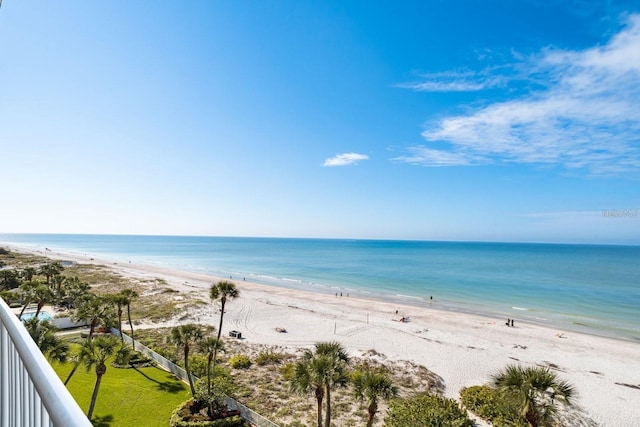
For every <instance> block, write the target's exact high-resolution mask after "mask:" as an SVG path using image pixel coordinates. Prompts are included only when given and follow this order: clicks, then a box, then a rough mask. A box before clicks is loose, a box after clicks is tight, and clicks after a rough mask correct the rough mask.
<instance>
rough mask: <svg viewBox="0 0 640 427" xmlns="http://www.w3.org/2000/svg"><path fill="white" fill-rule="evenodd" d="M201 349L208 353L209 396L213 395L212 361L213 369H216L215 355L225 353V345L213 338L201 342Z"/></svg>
mask: <svg viewBox="0 0 640 427" xmlns="http://www.w3.org/2000/svg"><path fill="white" fill-rule="evenodd" d="M199 345H200V349H201V350H202V351H204V352H205V353H207V394H209V395H210V394H211V371H212V366H211V365H212V361H213V369H215V367H216V361H215V359H214V355H215V354H218V351H219V350H220V351H224V343H223V342H222V341H221V340H219V339H217V338H213V337H207V338H205V339H203V340H202V341H200V342H199Z"/></svg>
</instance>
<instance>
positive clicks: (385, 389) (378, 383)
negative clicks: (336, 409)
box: [351, 370, 398, 427]
mask: <svg viewBox="0 0 640 427" xmlns="http://www.w3.org/2000/svg"><path fill="white" fill-rule="evenodd" d="M351 381H352V382H353V385H354V394H355V396H356V397H357V398H358V399H360V400H364V399H365V398H366V399H367V401H368V402H369V406H368V412H369V418H368V420H367V427H371V426H372V425H373V418H374V417H375V415H376V412H378V400H379V399H384V400H388V399H391V398H392V397H395V396H396V395H397V394H398V388H397V387H396V386H394V385H393V383H392V381H391V378H390V377H389V375H387V374H386V373H385V372H372V371H369V370H367V371H366V372H364V373H363V372H361V371H356V372H354V373H353V375H352V376H351Z"/></svg>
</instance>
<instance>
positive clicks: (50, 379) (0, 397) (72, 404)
mask: <svg viewBox="0 0 640 427" xmlns="http://www.w3.org/2000/svg"><path fill="white" fill-rule="evenodd" d="M14 426H29V427H74V426H78V427H90V426H91V423H90V422H89V420H88V419H87V416H86V415H85V414H84V413H83V412H82V410H81V409H80V407H79V406H78V404H77V403H76V401H75V400H74V399H73V397H71V394H69V391H68V390H67V389H66V387H65V386H64V384H62V381H60V379H59V378H58V376H57V375H56V373H55V371H54V370H53V368H52V367H51V365H49V362H48V361H47V360H46V359H45V357H44V356H43V355H42V353H41V352H40V349H39V348H38V346H37V345H36V343H35V342H33V340H32V339H31V337H30V336H29V333H28V332H27V330H26V329H25V327H24V325H23V324H22V322H21V321H20V320H18V318H17V317H16V315H15V314H14V313H13V312H12V311H11V310H10V309H9V307H8V306H7V304H6V303H5V302H4V300H3V299H2V298H0V427H14Z"/></svg>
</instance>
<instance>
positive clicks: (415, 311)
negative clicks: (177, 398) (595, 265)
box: [5, 245, 640, 427]
mask: <svg viewBox="0 0 640 427" xmlns="http://www.w3.org/2000/svg"><path fill="white" fill-rule="evenodd" d="M5 246H6V247H7V248H8V249H10V250H13V251H16V252H27V253H32V254H36V255H40V256H45V257H48V258H51V259H56V260H70V261H75V262H79V263H83V264H101V265H104V266H106V267H109V268H111V269H113V270H114V271H116V272H118V273H119V274H121V275H122V276H124V277H128V278H138V279H145V278H161V279H164V280H165V281H166V283H167V286H169V287H171V288H173V289H176V290H177V291H179V292H184V293H190V292H196V293H201V294H203V295H206V293H207V289H208V287H209V286H210V285H211V284H212V283H215V282H216V281H218V280H223V278H220V277H215V276H211V275H207V274H199V273H192V272H185V271H179V270H173V269H163V268H160V267H154V266H150V265H146V264H129V263H126V264H123V263H113V262H109V261H105V260H100V259H98V258H93V257H90V256H86V257H85V256H81V255H78V254H70V253H65V252H58V251H48V252H44V251H38V250H33V249H30V248H25V247H20V246H17V245H5ZM224 280H229V279H227V278H224ZM232 281H233V282H234V283H236V285H237V286H238V288H239V290H240V297H239V298H238V299H236V300H232V301H230V302H229V303H228V304H227V314H226V315H225V324H224V326H223V333H224V334H225V335H226V334H227V332H228V331H229V330H232V329H236V330H240V331H241V332H242V335H243V338H244V339H246V340H247V342H250V343H255V344H261V345H269V346H281V347H285V348H289V349H297V348H308V347H311V346H312V345H313V344H314V343H315V342H318V341H332V340H337V341H339V342H341V343H342V344H343V345H344V346H345V347H346V349H347V350H348V351H349V352H350V353H352V354H354V355H359V354H364V353H366V352H368V351H369V350H375V352H376V353H377V354H379V355H380V356H379V357H380V359H381V360H387V361H402V360H407V361H411V362H414V363H417V364H419V365H422V366H425V367H426V368H427V369H429V370H430V371H432V372H434V373H436V374H437V375H439V376H441V377H442V378H443V380H444V383H445V386H446V389H445V395H446V396H448V397H454V398H457V397H458V394H459V391H460V389H461V388H462V387H467V386H472V385H481V384H485V383H487V382H488V381H489V380H490V376H491V374H493V373H494V372H496V371H497V370H499V369H502V368H504V367H505V366H506V365H508V364H510V363H520V364H524V365H539V366H547V367H550V368H551V369H553V370H554V372H556V373H557V374H558V375H559V376H560V378H561V379H564V380H568V381H569V382H571V383H572V384H574V386H575V387H576V389H577V391H578V397H577V400H576V403H577V404H578V405H579V407H580V408H581V409H582V411H583V413H584V414H585V415H586V416H588V417H589V418H590V419H592V420H593V421H594V422H595V423H597V425H602V426H612V427H614V426H615V427H620V426H634V425H637V420H639V419H640V343H637V342H634V341H627V340H622V339H615V338H608V337H601V336H598V335H590V334H584V333H578V332H574V331H568V330H561V329H558V328H549V327H545V326H543V325H538V324H532V323H529V322H524V321H522V322H521V321H519V320H518V319H516V323H515V327H506V325H505V320H506V319H502V318H498V317H491V316H485V315H477V314H469V313H464V312H462V313H461V312H453V311H445V310H441V309H438V308H434V307H417V306H413V305H409V304H399V303H397V302H395V301H394V302H388V301H387V302H385V301H380V300H375V299H367V298H362V297H361V296H354V295H350V296H349V297H347V296H346V295H343V296H342V297H340V296H335V295H329V294H323V293H315V292H312V291H302V290H295V289H289V288H280V287H275V286H272V285H264V284H259V283H253V282H249V281H244V280H242V279H241V280H237V279H236V280H232ZM206 300H208V298H206ZM396 310H397V311H398V314H396ZM214 311H215V309H214V306H213V304H207V305H206V306H205V307H204V308H203V309H198V310H194V311H193V312H192V313H190V315H191V320H189V321H195V322H197V323H203V324H210V325H214V326H216V327H217V322H218V317H217V313H214ZM401 316H408V317H409V318H410V321H409V322H406V323H403V322H399V321H393V320H394V319H396V320H397V319H398V318H400V317H401ZM172 325H173V323H172V322H167V324H166V325H157V324H155V325H148V326H172ZM140 327H143V326H142V325H139V326H138V328H140ZM276 328H284V329H286V330H287V333H279V332H277V331H276ZM636 387H638V388H636ZM584 425H588V424H584ZM591 425H593V424H591Z"/></svg>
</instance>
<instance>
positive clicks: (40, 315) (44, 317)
mask: <svg viewBox="0 0 640 427" xmlns="http://www.w3.org/2000/svg"><path fill="white" fill-rule="evenodd" d="M35 315H36V313H35V312H33V313H24V314H22V316H20V320H22V321H25V320H30V319H33V316H35ZM38 319H40V320H48V321H52V320H53V317H52V316H51V315H50V314H49V313H46V312H44V311H41V312H40V313H38Z"/></svg>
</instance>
